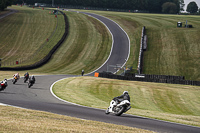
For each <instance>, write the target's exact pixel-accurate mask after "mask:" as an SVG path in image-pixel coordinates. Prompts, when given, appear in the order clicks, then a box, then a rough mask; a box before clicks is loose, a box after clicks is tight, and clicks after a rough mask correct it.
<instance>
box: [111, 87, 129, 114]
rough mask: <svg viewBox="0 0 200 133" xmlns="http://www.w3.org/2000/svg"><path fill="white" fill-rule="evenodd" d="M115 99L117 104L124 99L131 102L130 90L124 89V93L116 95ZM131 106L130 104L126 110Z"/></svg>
mask: <svg viewBox="0 0 200 133" xmlns="http://www.w3.org/2000/svg"><path fill="white" fill-rule="evenodd" d="M113 100H114V101H116V102H117V104H119V103H120V102H121V101H124V100H128V101H129V102H130V96H129V94H128V91H124V92H123V94H122V95H121V96H118V97H115V98H113ZM130 108H131V106H129V107H128V108H127V109H126V111H128V110H129V109H130ZM126 111H125V112H126Z"/></svg>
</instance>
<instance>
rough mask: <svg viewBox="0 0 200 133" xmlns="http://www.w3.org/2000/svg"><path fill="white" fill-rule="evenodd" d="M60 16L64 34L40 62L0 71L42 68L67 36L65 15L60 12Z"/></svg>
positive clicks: (67, 27) (5, 68)
mask: <svg viewBox="0 0 200 133" xmlns="http://www.w3.org/2000/svg"><path fill="white" fill-rule="evenodd" d="M60 12H61V14H62V15H63V16H64V20H65V33H64V34H63V36H62V38H61V39H60V40H59V42H58V43H57V44H56V45H55V46H54V47H53V48H52V49H51V51H50V52H49V53H48V54H47V55H46V56H45V57H44V58H43V59H41V60H40V61H38V62H36V63H34V64H32V65H27V66H20V67H1V68H0V70H4V71H6V70H8V71H9V70H30V69H35V68H39V67H41V66H43V65H44V64H46V63H47V62H48V61H49V60H50V59H51V57H52V55H53V54H54V52H55V51H56V50H57V49H58V47H60V46H61V44H62V43H63V41H64V40H65V39H66V37H67V35H68V30H69V25H68V19H67V16H66V14H65V13H63V12H62V11H60Z"/></svg>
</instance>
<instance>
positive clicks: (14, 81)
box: [12, 76, 18, 84]
mask: <svg viewBox="0 0 200 133" xmlns="http://www.w3.org/2000/svg"><path fill="white" fill-rule="evenodd" d="M17 80H18V79H17V77H16V76H15V77H13V79H12V82H13V84H15V83H16V82H17Z"/></svg>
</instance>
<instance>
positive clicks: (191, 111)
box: [53, 77, 200, 127]
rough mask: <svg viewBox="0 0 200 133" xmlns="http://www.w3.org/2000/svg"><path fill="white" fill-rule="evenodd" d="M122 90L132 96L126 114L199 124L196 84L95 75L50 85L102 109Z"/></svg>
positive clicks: (66, 96) (70, 97)
mask: <svg viewBox="0 0 200 133" xmlns="http://www.w3.org/2000/svg"><path fill="white" fill-rule="evenodd" d="M125 90H127V91H128V92H129V95H130V97H131V106H132V108H131V109H130V110H129V111H128V112H127V113H128V114H133V115H138V116H144V117H150V118H155V119H160V120H166V121H171V122H176V123H182V124H188V125H193V126H199V127H200V87H198V86H187V85H173V84H161V83H148V82H136V81H124V80H113V79H106V78H95V77H78V78H68V79H65V80H61V81H59V82H57V83H56V84H55V85H54V86H53V92H54V93H55V94H56V95H57V96H58V97H60V98H62V99H64V100H66V101H69V102H73V103H77V104H80V105H84V106H89V107H94V108H101V109H106V108H107V107H108V106H109V104H110V101H111V100H112V98H114V97H116V96H120V95H121V94H122V93H123V91H125ZM94 101H95V102H94Z"/></svg>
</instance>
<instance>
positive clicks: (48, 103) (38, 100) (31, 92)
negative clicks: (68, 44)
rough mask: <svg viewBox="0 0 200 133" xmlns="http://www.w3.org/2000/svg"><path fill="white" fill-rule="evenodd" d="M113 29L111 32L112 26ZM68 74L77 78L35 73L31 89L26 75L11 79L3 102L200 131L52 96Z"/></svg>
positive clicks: (115, 121)
mask: <svg viewBox="0 0 200 133" xmlns="http://www.w3.org/2000/svg"><path fill="white" fill-rule="evenodd" d="M90 15H92V14H90ZM99 19H101V21H102V22H104V20H103V19H106V18H104V17H102V18H101V17H100V18H99ZM106 21H109V20H108V19H106ZM106 25H107V27H108V28H110V26H111V27H113V28H117V27H115V26H118V25H115V23H113V22H112V21H110V22H109V23H107V24H106ZM113 25H115V26H113ZM118 29H119V30H120V29H121V28H118ZM110 31H111V32H112V30H111V29H110ZM117 32H118V31H117ZM120 32H123V30H121V31H120ZM113 36H115V35H114V33H113ZM113 38H115V37H113ZM117 38H120V36H118V37H117ZM119 40H120V39H119ZM114 42H117V41H114ZM126 42H128V41H126ZM113 45H115V43H113ZM119 45H120V44H119ZM123 45H124V44H123ZM127 45H129V44H127ZM116 49H117V48H116ZM127 50H129V49H127ZM120 51H121V49H120ZM112 52H114V53H115V51H114V46H113V50H112ZM126 53H127V51H126ZM122 55H123V54H122ZM112 56H115V54H112V53H111V55H110V59H108V60H107V62H105V64H104V65H106V63H109V64H112V63H115V62H112V61H113V60H111V59H115V58H116V60H118V59H117V57H112ZM116 56H118V54H117V52H116ZM124 59H126V57H125V58H124V57H123V58H121V59H119V60H122V61H123V60H124ZM124 62H125V60H124ZM119 63H122V64H123V62H119ZM105 69H107V68H106V67H104V66H101V67H100V68H99V70H97V71H102V70H105ZM92 74H94V72H93V73H91V74H90V75H92ZM69 77H75V76H74V75H48V76H36V83H35V84H34V85H33V86H32V87H31V88H28V85H27V83H23V78H21V79H20V80H19V81H18V82H17V83H16V84H15V85H13V84H12V82H11V80H9V81H8V87H7V88H6V90H4V91H2V92H0V103H3V104H8V105H12V106H17V107H22V108H27V109H33V110H41V111H47V112H52V113H56V114H61V115H67V116H72V117H77V118H81V119H87V120H94V121H101V122H106V123H113V124H119V125H125V126H130V127H136V128H141V129H146V130H152V131H156V132H176V133H200V128H198V127H192V126H187V125H181V124H176V123H170V122H164V121H159V120H154V119H149V118H143V117H139V116H133V115H128V114H123V115H122V116H114V115H112V114H109V115H106V114H105V110H101V109H94V108H89V107H84V106H79V105H75V104H72V103H68V102H65V101H61V100H59V99H57V98H56V97H55V96H53V95H52V93H51V91H50V88H51V86H52V84H53V83H55V81H57V80H60V79H63V78H69ZM109 102H110V101H108V106H109Z"/></svg>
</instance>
